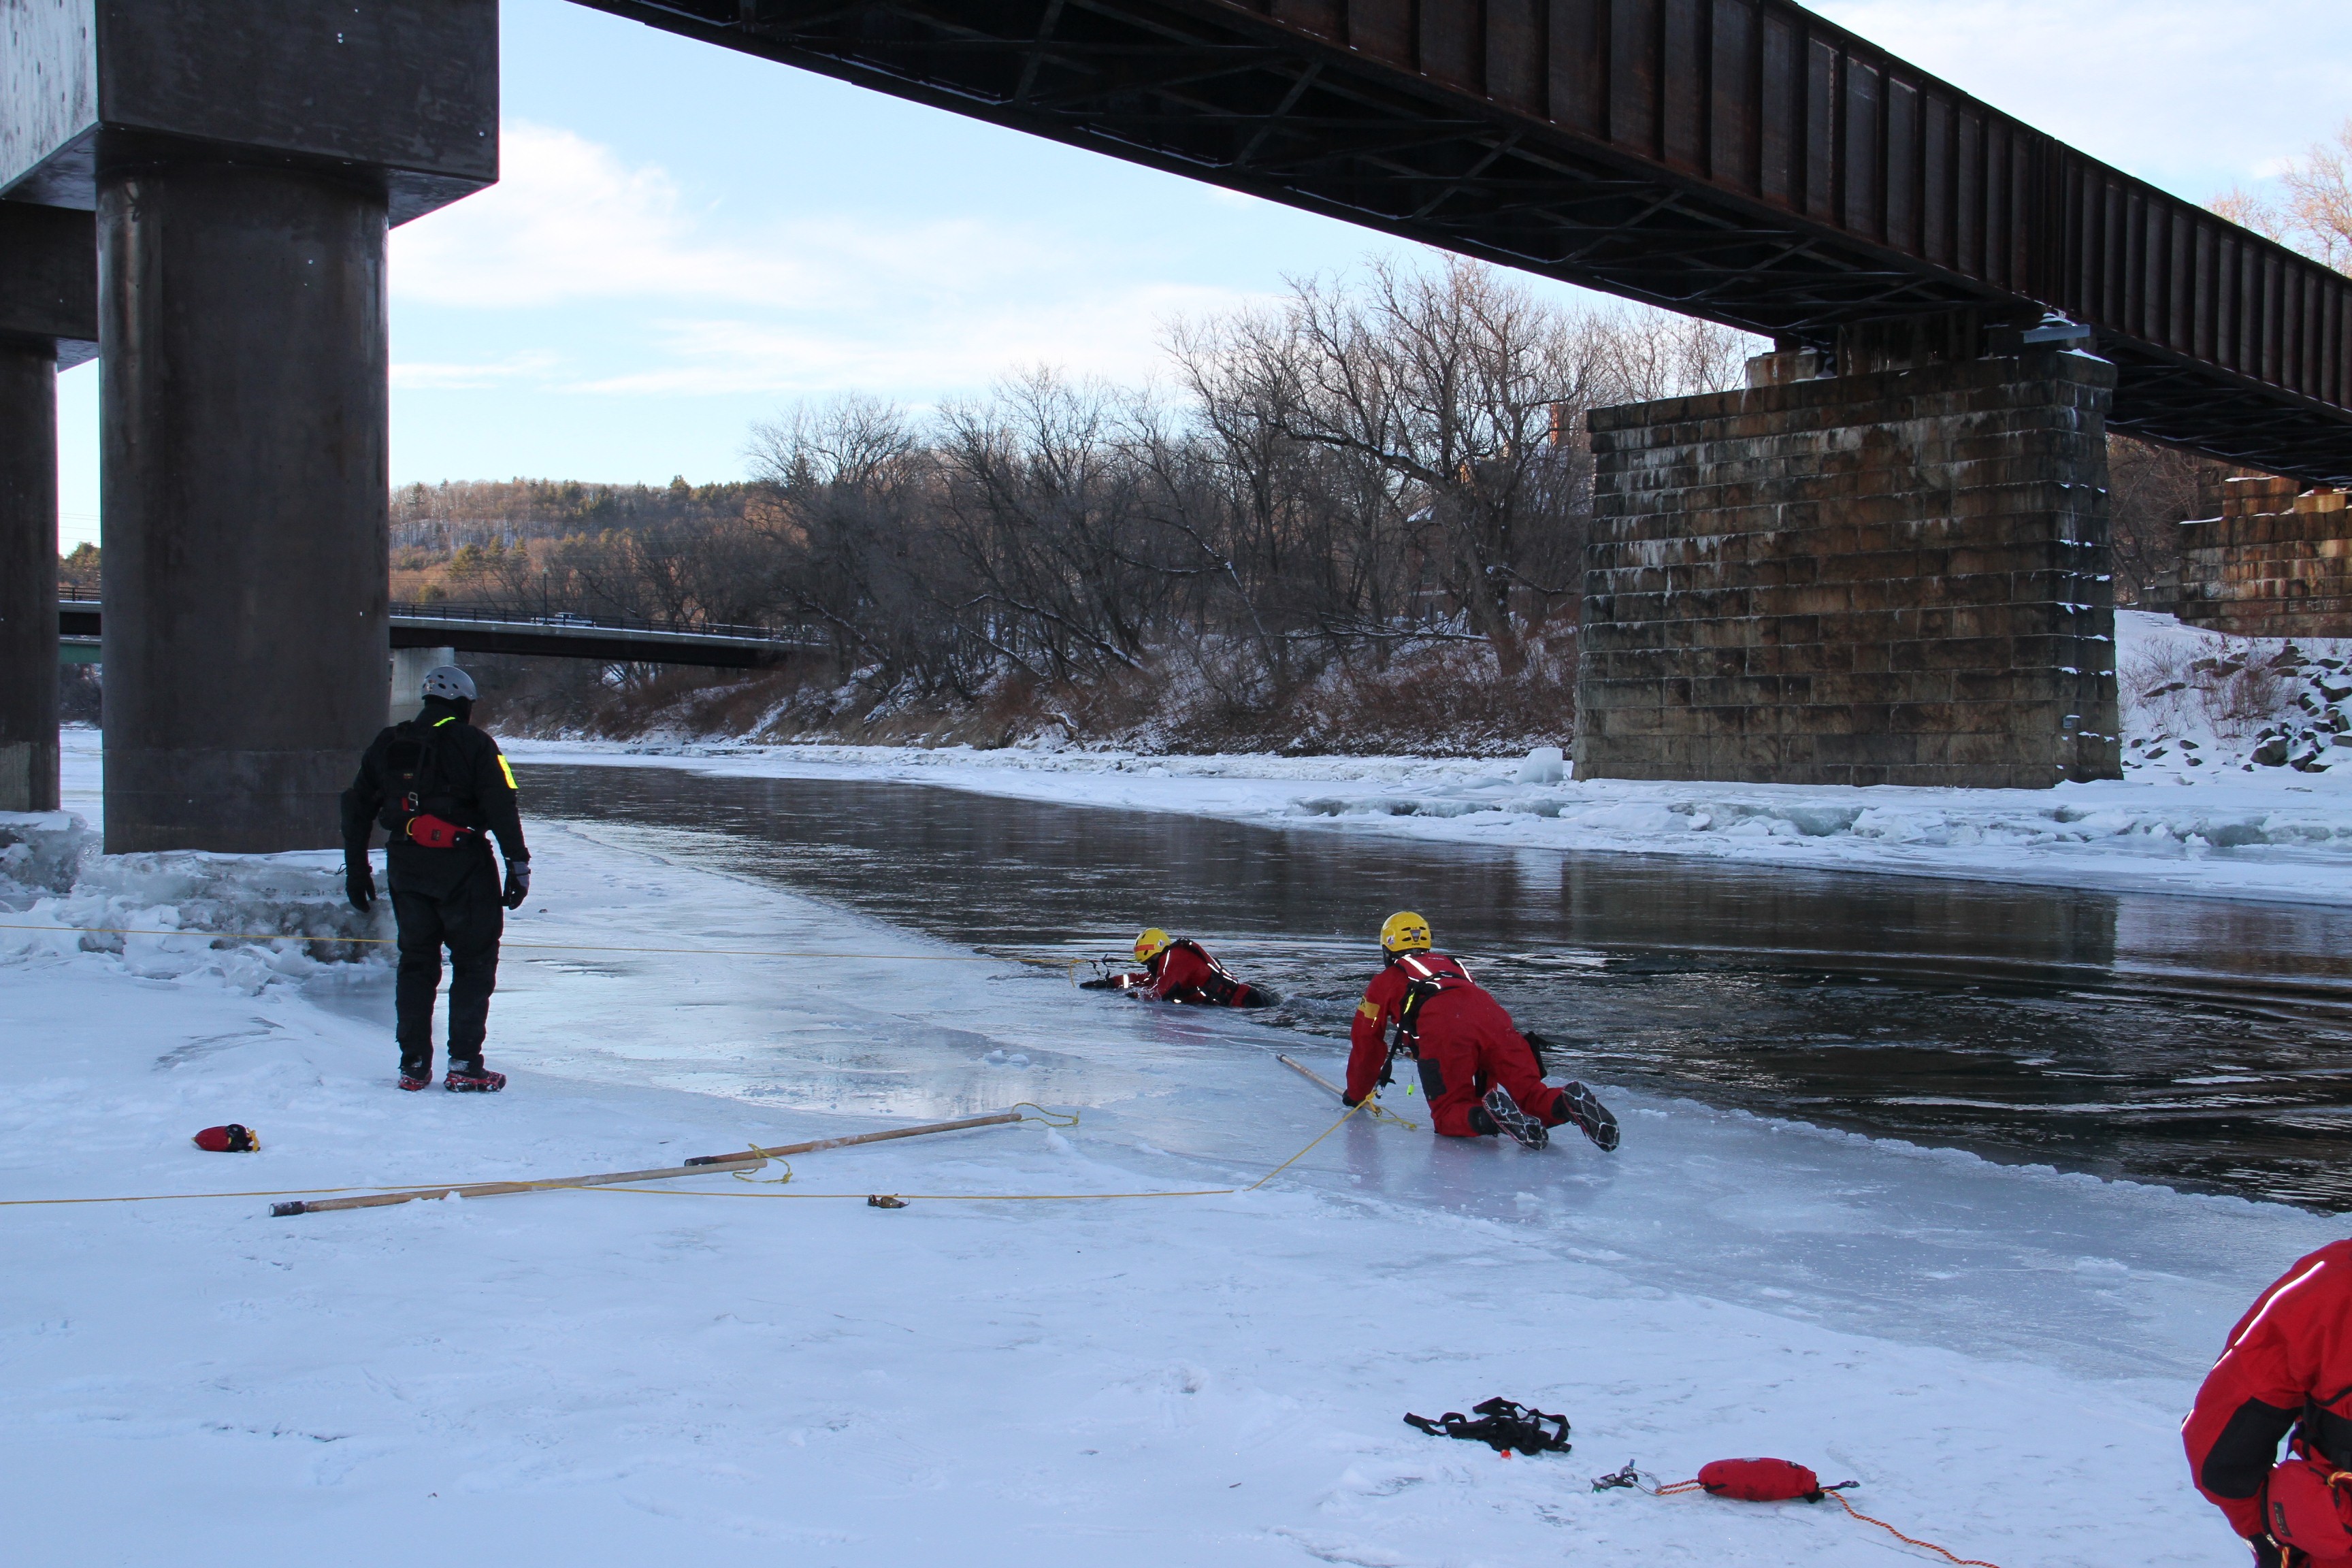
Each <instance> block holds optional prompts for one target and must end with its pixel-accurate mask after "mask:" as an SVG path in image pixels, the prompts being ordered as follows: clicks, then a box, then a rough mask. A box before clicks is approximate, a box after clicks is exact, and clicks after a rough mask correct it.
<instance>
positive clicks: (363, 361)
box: [98, 154, 391, 854]
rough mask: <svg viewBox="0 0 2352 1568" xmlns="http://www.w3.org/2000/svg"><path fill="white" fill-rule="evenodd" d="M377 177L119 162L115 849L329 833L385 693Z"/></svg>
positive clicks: (109, 673) (110, 320) (115, 221)
mask: <svg viewBox="0 0 2352 1568" xmlns="http://www.w3.org/2000/svg"><path fill="white" fill-rule="evenodd" d="M384 216H385V214H384V200H383V193H382V191H381V189H380V188H379V189H377V190H370V189H368V188H367V186H366V185H365V184H361V183H355V182H352V181H348V180H345V179H343V178H340V177H338V176H335V175H331V174H323V173H320V172H317V171H313V170H310V169H282V168H259V167H250V166H241V165H238V164H235V163H221V162H217V161H215V160H211V159H207V158H201V157H198V158H181V157H176V156H172V155H169V154H167V155H164V156H163V157H136V158H131V159H125V160H123V161H121V162H120V163H112V162H110V163H108V164H107V165H105V166H103V167H102V168H101V172H100V185H99V208H98V226H99V243H100V300H101V310H102V315H101V318H100V321H101V329H102V336H101V342H103V343H104V344H105V345H106V353H105V355H104V358H103V359H102V361H101V362H100V374H101V375H102V376H103V378H104V379H103V385H102V390H101V394H100V404H101V406H102V409H103V414H104V420H105V435H104V445H103V447H102V451H103V461H104V465H105V468H104V471H105V476H106V481H105V484H106V488H105V500H104V529H105V550H106V592H105V599H106V605H105V616H106V619H105V626H106V708H107V712H106V845H107V848H108V850H109V851H110V852H112V853H117V854H120V853H122V852H124V851H128V850H134V849H163V848H205V849H222V850H271V849H287V848H296V847H326V846H329V845H331V844H332V843H334V842H335V841H336V836H337V829H336V826H335V822H336V817H335V810H336V808H335V796H336V795H337V794H338V793H339V792H340V791H341V789H342V787H343V786H344V785H345V784H348V783H350V782H351V777H350V775H351V772H352V759H353V754H354V751H355V748H357V747H359V746H362V745H364V744H366V742H367V739H368V737H369V736H371V735H373V733H374V731H375V729H376V728H377V727H378V725H379V723H380V721H381V718H382V714H383V687H382V685H381V682H382V681H383V659H384V654H385V651H386V648H387V647H388V644H389V639H390V629H389V623H388V621H387V618H386V617H387V615H388V613H389V611H388V598H389V589H388V586H387V583H386V567H387V562H386V531H387V526H388V524H387V518H386V515H385V512H386V505H387V500H388V497H389V494H390V482H391V481H390V470H389V463H388V455H387V439H388V420H389V402H388V399H389V393H388V391H387V383H386V374H387V372H386V358H385V355H386V345H385V320H384V276H383V268H384V232H385V224H384Z"/></svg>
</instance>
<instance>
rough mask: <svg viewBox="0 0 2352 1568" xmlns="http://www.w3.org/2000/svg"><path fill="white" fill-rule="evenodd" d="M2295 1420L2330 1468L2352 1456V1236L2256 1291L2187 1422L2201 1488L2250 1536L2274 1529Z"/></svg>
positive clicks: (2302, 1437)
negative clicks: (2275, 1473) (2268, 1513)
mask: <svg viewBox="0 0 2352 1568" xmlns="http://www.w3.org/2000/svg"><path fill="white" fill-rule="evenodd" d="M2290 1427H2293V1428H2294V1448H2295V1449H2296V1450H2297V1451H2299V1452H2303V1453H2307V1454H2310V1455H2314V1456H2321V1457H2324V1458H2325V1459H2326V1460H2327V1461H2331V1464H2330V1467H2329V1468H2334V1466H2338V1465H2344V1464H2347V1462H2352V1241H2337V1242H2331V1243H2329V1244H2328V1245H2327V1246H2326V1247H2321V1248H2320V1249H2319V1250H2318V1251H2316V1252H2315V1253H2313V1254H2311V1255H2310V1256H2309V1257H2307V1258H2298V1259H2296V1260H2295V1263H2294V1267H2293V1268H2289V1269H2288V1270H2287V1271H2286V1272H2285V1273H2284V1274H2283V1275H2281V1276H2280V1277H2279V1279H2278V1280H2277V1281H2276V1283H2274V1284H2273V1285H2272V1286H2271V1288H2270V1289H2267V1290H2265V1291H2263V1293H2262V1294H2261V1295H2260V1296H2258V1297H2256V1298H2255V1299H2254V1304H2253V1305H2252V1306H2251V1307H2249V1308H2247V1309H2246V1315H2245V1316H2244V1317H2242V1318H2241V1319H2239V1320H2238V1326H2237V1327H2236V1328H2234V1329H2232V1330H2231V1331H2230V1340H2229V1345H2228V1348H2227V1349H2225V1350H2224V1351H2222V1352H2221V1360H2220V1361H2217V1362H2215V1363H2213V1370H2212V1371H2211V1372H2209V1373H2206V1374H2205V1382H2204V1384H2203V1385H2202V1386H2201V1387H2200V1388H2199V1389H2198V1390H2197V1403H2196V1405H2195V1406H2194V1407H2192V1408H2191V1409H2190V1411H2189V1419H2188V1420H2186V1421H2184V1422H2182V1423H2181V1426H2180V1436H2181V1441H2182V1442H2183V1443H2184V1444H2185V1445H2187V1447H2188V1449H2189V1475H2190V1477H2191V1478H2192V1479H2194V1480H2195V1481H2196V1483H2197V1489H2198V1490H2199V1491H2200V1492H2203V1493H2204V1494H2205V1498H2206V1500H2207V1501H2209V1502H2210V1503H2212V1504H2213V1505H2214V1506H2215V1507H2217V1508H2219V1509H2220V1510H2221V1511H2222V1512H2223V1513H2225V1514H2227V1515H2229V1516H2230V1528H2231V1529H2232V1530H2234V1531H2237V1532H2238V1533H2239V1534H2240V1535H2242V1536H2244V1537H2246V1538H2247V1539H2248V1540H2250V1541H2251V1540H2254V1539H2255V1538H2257V1537H2260V1536H2263V1535H2265V1534H2266V1533H2268V1531H2269V1522H2270V1521H2267V1520H2266V1519H2265V1517H2264V1515H2265V1510H2266V1509H2267V1508H2268V1507H2269V1506H2270V1504H2271V1502H2272V1501H2273V1499H2271V1497H2270V1488H2269V1482H2270V1479H2271V1468H2272V1466H2273V1464H2274V1463H2275V1462H2276V1461H2277V1459H2278V1457H2279V1453H2278V1445H2279V1439H2280V1438H2282V1437H2284V1436H2286V1435H2287V1432H2288V1428H2290ZM2347 1560H2352V1559H2347V1558H2344V1557H2335V1556H2330V1557H2319V1558H2313V1559H2309V1561H2312V1562H2314V1563H2319V1564H2322V1565H2325V1564H2329V1563H2344V1562H2347Z"/></svg>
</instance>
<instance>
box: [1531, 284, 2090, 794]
mask: <svg viewBox="0 0 2352 1568" xmlns="http://www.w3.org/2000/svg"><path fill="white" fill-rule="evenodd" d="M2066 332H2068V329H2065V328H2063V327H2054V328H2051V329H2032V330H2026V331H2021V330H2019V329H2014V328H2012V329H2010V330H2008V331H2000V329H1998V328H1995V329H1992V330H1988V329H1986V328H1985V327H1983V326H1982V325H1981V324H1979V322H1977V321H1974V320H1973V319H1971V318H1969V317H1968V316H1965V315H1961V316H1957V317H1951V318H1937V319H1935V320H1932V321H1915V322H1897V323H1893V324H1890V325H1885V326H1876V327H1869V328H1860V329H1848V330H1847V331H1844V332H1843V333H1842V334H1841V337H1840V340H1839V343H1838V348H1837V352H1836V353H1835V355H1834V356H1833V359H1832V356H1829V355H1823V354H1820V353H1812V352H1808V351H1793V352H1785V353H1773V354H1768V355H1764V356H1761V357H1760V358H1759V359H1757V360H1754V361H1751V362H1750V363H1749V366H1748V387H1747V388H1746V390H1744V391H1738V392H1727V393H1719V394H1714V395H1704V396H1695V397H1683V398H1674V399H1669V400H1667V401H1664V402H1659V403H1644V404H1634V405H1627V406H1623V407H1618V408H1604V409H1599V410H1596V411H1594V412H1593V414H1592V415H1591V433H1592V445H1593V451H1594V460H1595V468H1596V474H1597V479H1596V487H1597V492H1598V493H1597V499H1596V503H1595V512H1596V516H1595V518H1594V522H1593V531H1592V541H1591V547H1590V551H1589V552H1588V556H1587V562H1586V564H1587V571H1586V574H1585V588H1584V620H1583V630H1582V642H1583V648H1582V654H1581V659H1580V666H1579V674H1578V679H1577V707H1578V713H1577V743H1576V771H1577V774H1578V776H1579V777H1581V778H1635V779H1708V780H1726V781H1738V782H1744V783H1766V784H1960V785H1970V786H1976V787H1984V788H2046V787H2048V786H2049V785H2052V784H2057V783H2059V782H2061V781H2063V780H2068V779H2074V780H2082V779H2095V778H2114V777H2117V776H2119V774H2120V767H2121V763H2120V753H2119V748H2118V744H2117V735H2116V731H2117V720H2116V678H2115V668H2116V665H2115V607H2114V595H2113V591H2112V583H2111V581H2110V569H2109V547H2108V536H2107V495H2106V478H2107V469H2106V422H2105V416H2106V410H2107V405H2108V400H2109V396H2110V395H2111V393H2112V392H2113V389H2114V387H2115V383H2116V374H2115V371H2114V368H2113V367H2112V366H2111V365H2109V364H2108V363H2105V361H2102V360H2099V359H2097V358H2095V357H2092V356H2091V355H2089V354H2087V353H2077V352H2072V351H2070V350H2068V349H2067V348H2066V347H2065V346H2064V345H2063V342H2032V341H2027V340H2029V339H2034V338H2047V337H2057V336H2059V335H2060V334H2063V333H2066ZM2073 335H2076V336H2079V335H2080V333H2079V330H2076V331H2074V333H2073ZM1832 365H1833V366H1834V370H1835V372H1836V374H1822V371H1823V370H1824V369H1825V368H1830V367H1831V366H1832Z"/></svg>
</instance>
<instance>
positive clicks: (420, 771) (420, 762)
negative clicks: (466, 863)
mask: <svg viewBox="0 0 2352 1568" xmlns="http://www.w3.org/2000/svg"><path fill="white" fill-rule="evenodd" d="M441 722H442V723H444V724H447V723H451V722H454V721H453V720H448V719H444V720H442V721H441ZM397 733H398V734H399V739H397V740H395V741H394V742H393V743H392V744H391V745H390V746H388V747H386V748H385V749H384V768H385V771H386V772H387V773H389V774H390V776H389V777H388V778H387V779H386V780H385V781H384V782H385V784H386V785H387V788H386V789H385V791H384V796H385V798H384V805H383V811H381V812H380V813H378V814H377V816H376V820H377V821H378V822H380V823H382V824H383V830H384V831H385V832H386V833H389V834H391V835H392V837H393V838H394V840H395V841H397V842H399V843H402V844H413V845H415V846H416V847H419V848H422V849H463V848H466V847H468V846H470V845H475V844H478V843H480V842H481V841H482V830H481V829H480V828H478V827H471V826H467V825H465V824H463V823H458V822H452V821H450V820H449V818H450V817H451V816H457V815H458V814H459V807H458V806H457V803H456V801H455V800H454V799H453V798H452V797H451V796H450V795H448V794H446V792H443V793H436V789H437V788H438V786H439V785H440V784H441V772H442V768H441V750H442V747H443V745H444V744H445V742H444V741H443V739H442V737H441V736H440V735H439V734H437V733H436V732H435V731H432V730H425V729H421V728H420V727H419V726H418V725H417V724H416V721H414V720H411V721H408V722H406V723H404V724H402V725H401V726H400V729H399V731H397ZM445 814H446V815H445Z"/></svg>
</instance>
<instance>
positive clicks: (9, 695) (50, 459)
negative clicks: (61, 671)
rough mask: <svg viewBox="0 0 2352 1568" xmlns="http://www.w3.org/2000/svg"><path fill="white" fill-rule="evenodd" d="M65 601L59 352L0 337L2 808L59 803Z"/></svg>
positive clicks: (50, 808) (41, 808)
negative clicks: (60, 608)
mask: <svg viewBox="0 0 2352 1568" xmlns="http://www.w3.org/2000/svg"><path fill="white" fill-rule="evenodd" d="M57 599H58V356H57V351H56V350H55V349H54V348H52V347H50V346H49V345H48V344H47V343H44V342H25V341H15V342H0V811H55V810H56V809H57V808H58V613H57ZM44 600H47V605H46V606H45V605H43V603H42V601H44Z"/></svg>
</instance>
